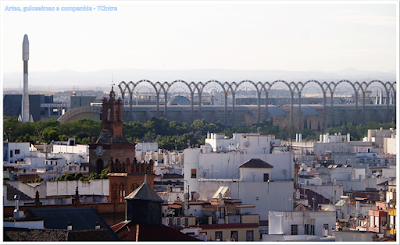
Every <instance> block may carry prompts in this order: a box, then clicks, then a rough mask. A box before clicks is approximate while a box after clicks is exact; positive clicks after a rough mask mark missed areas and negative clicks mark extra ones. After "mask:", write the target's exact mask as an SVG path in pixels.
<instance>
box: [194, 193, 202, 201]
mask: <svg viewBox="0 0 400 245" xmlns="http://www.w3.org/2000/svg"><path fill="white" fill-rule="evenodd" d="M199 197H200V194H199V193H197V192H196V193H194V194H193V199H194V200H197V199H199Z"/></svg>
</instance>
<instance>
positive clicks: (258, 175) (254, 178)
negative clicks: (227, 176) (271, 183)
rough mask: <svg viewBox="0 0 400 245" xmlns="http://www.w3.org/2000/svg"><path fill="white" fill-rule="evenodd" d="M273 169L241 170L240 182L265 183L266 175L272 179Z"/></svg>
mask: <svg viewBox="0 0 400 245" xmlns="http://www.w3.org/2000/svg"><path fill="white" fill-rule="evenodd" d="M271 170H272V169H271V168H240V181H244V182H264V174H269V178H271Z"/></svg>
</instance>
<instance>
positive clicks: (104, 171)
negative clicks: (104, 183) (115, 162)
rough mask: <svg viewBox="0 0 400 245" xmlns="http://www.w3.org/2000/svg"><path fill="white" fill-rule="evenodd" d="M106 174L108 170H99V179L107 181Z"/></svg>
mask: <svg viewBox="0 0 400 245" xmlns="http://www.w3.org/2000/svg"><path fill="white" fill-rule="evenodd" d="M108 172H109V168H105V169H103V170H101V173H100V176H99V178H100V179H107V174H108Z"/></svg>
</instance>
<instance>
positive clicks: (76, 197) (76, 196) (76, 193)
mask: <svg viewBox="0 0 400 245" xmlns="http://www.w3.org/2000/svg"><path fill="white" fill-rule="evenodd" d="M75 206H76V207H77V206H79V191H78V187H76V189H75Z"/></svg>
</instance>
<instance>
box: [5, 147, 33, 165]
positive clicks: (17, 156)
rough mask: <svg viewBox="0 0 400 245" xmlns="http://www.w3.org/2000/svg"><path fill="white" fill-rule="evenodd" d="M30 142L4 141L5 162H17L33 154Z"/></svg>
mask: <svg viewBox="0 0 400 245" xmlns="http://www.w3.org/2000/svg"><path fill="white" fill-rule="evenodd" d="M30 145H31V143H29V142H3V163H17V162H18V161H23V159H24V158H25V157H28V156H32V154H33V153H32V152H31V151H30V150H29V148H30Z"/></svg>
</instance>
